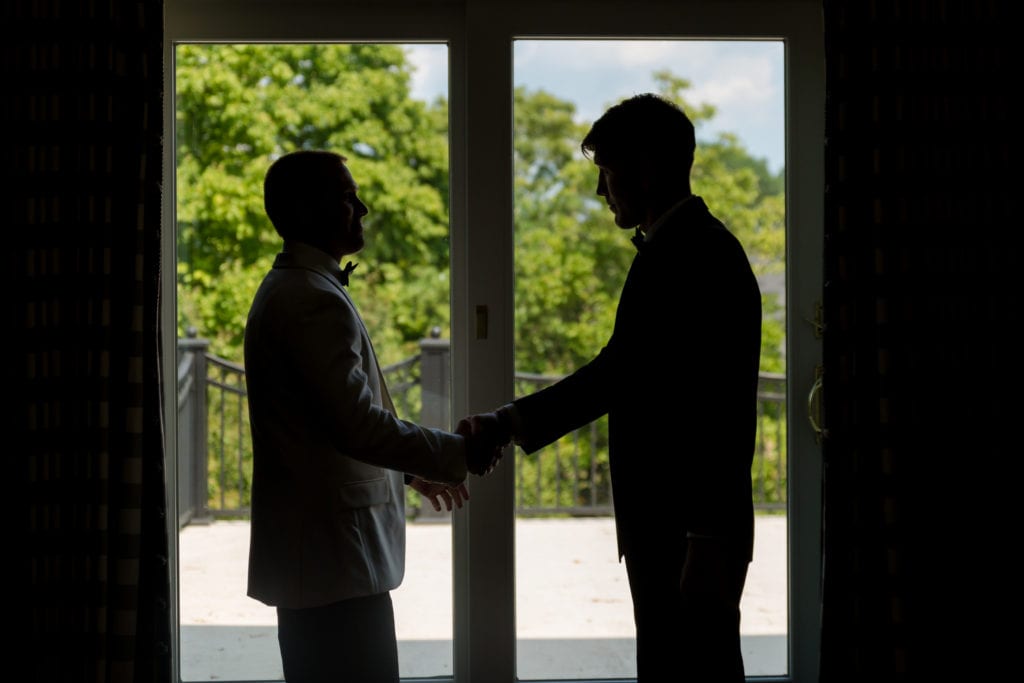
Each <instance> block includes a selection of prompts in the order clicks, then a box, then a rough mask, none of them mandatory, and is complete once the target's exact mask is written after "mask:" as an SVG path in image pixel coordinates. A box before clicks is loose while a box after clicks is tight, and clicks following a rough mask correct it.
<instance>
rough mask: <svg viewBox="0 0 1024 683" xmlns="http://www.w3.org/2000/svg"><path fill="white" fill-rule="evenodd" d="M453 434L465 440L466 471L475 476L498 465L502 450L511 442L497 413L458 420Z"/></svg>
mask: <svg viewBox="0 0 1024 683" xmlns="http://www.w3.org/2000/svg"><path fill="white" fill-rule="evenodd" d="M455 433H456V434H461V435H462V436H463V438H465V439H466V469H468V470H469V471H470V473H472V474H475V475H477V476H483V475H485V474H489V473H490V472H491V470H493V469H494V468H495V467H497V465H498V461H499V460H501V456H502V455H503V454H504V453H503V449H504V448H505V446H507V445H508V444H509V442H510V441H511V440H512V437H511V434H509V432H508V428H507V427H506V426H505V425H504V423H503V422H502V420H501V419H500V418H499V417H498V415H497V413H480V414H478V415H470V416H468V417H464V418H462V419H461V420H459V423H458V424H457V425H456V426H455Z"/></svg>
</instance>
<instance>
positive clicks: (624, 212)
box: [594, 156, 646, 230]
mask: <svg viewBox="0 0 1024 683" xmlns="http://www.w3.org/2000/svg"><path fill="white" fill-rule="evenodd" d="M594 165H595V166H597V171H598V174H597V195H598V196H599V197H603V198H604V200H605V201H606V202H607V203H608V208H609V209H611V210H612V213H613V214H615V224H616V225H617V226H619V227H620V228H623V229H627V230H628V229H631V228H635V227H637V226H638V225H640V224H641V223H643V221H644V217H645V216H646V206H645V205H646V197H645V192H644V190H643V185H642V183H641V182H640V179H639V177H638V174H635V173H630V172H628V171H626V170H624V169H623V168H622V167H621V166H619V167H617V168H616V167H614V166H612V165H610V164H608V163H606V162H604V160H602V159H601V158H600V157H598V156H595V157H594Z"/></svg>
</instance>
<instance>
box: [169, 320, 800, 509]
mask: <svg viewBox="0 0 1024 683" xmlns="http://www.w3.org/2000/svg"><path fill="white" fill-rule="evenodd" d="M425 341H429V348H428V349H426V350H427V351H429V352H430V353H432V354H439V355H443V354H447V353H449V351H448V349H447V342H446V340H442V339H438V338H437V337H434V338H432V339H430V340H425ZM179 344H180V345H181V351H182V352H181V353H180V354H179V362H180V368H179V387H178V390H179V393H180V395H179V397H178V406H179V430H181V431H180V432H179V441H178V456H179V459H180V460H181V462H183V463H185V465H184V467H185V468H186V470H183V471H188V469H187V468H191V471H193V472H194V475H193V476H192V477H190V478H189V480H188V481H190V482H192V486H191V487H190V488H195V489H196V493H197V494H198V495H199V497H200V498H201V496H202V494H203V492H204V491H208V487H207V484H206V482H207V481H208V474H207V473H206V472H204V471H202V470H205V466H206V463H207V462H210V461H209V460H208V459H207V456H208V454H207V453H206V452H205V449H207V448H209V446H210V445H211V440H210V437H209V435H208V434H207V429H208V428H209V427H210V426H216V428H218V429H219V433H218V434H216V435H215V436H216V438H214V439H213V442H212V443H213V446H214V448H216V449H217V451H218V452H217V453H216V457H215V458H214V459H213V462H216V463H217V467H218V472H217V473H216V481H218V482H219V491H218V496H217V497H218V498H219V500H220V506H219V508H218V509H215V510H210V509H209V505H208V503H204V502H202V501H201V500H196V499H194V498H191V497H189V498H185V499H184V500H183V501H179V503H180V504H181V505H182V506H183V507H185V506H190V507H192V509H191V510H182V511H181V513H182V514H181V515H180V521H179V523H181V524H185V523H188V521H189V520H190V519H192V518H193V517H205V516H206V515H210V514H212V515H214V516H216V517H225V516H231V517H244V516H246V515H248V513H249V507H250V504H251V501H250V499H249V495H251V486H250V482H249V477H250V475H249V474H247V463H248V462H250V459H251V457H252V455H251V443H250V441H249V431H248V430H249V424H248V418H247V411H248V404H247V402H246V387H245V368H244V367H242V366H241V365H239V364H236V363H232V362H230V361H227V360H224V359H223V358H218V357H217V356H215V355H213V354H210V353H208V352H207V350H206V349H207V342H205V341H203V340H198V339H195V338H190V339H183V340H179ZM421 349H424V347H423V346H422V345H421ZM197 357H198V358H199V359H200V360H198V361H197V360H196V358H197ZM435 360H436V359H435ZM435 360H432V362H435ZM421 362H422V354H418V355H416V356H413V357H410V358H407V359H405V360H403V361H400V362H399V363H395V364H393V365H390V366H387V367H385V368H382V372H383V373H384V374H385V377H387V379H388V386H389V388H390V390H391V394H392V398H393V399H394V400H395V402H396V403H397V404H398V405H399V406H401V413H402V415H400V416H401V417H404V418H406V419H417V416H423V415H434V416H437V415H442V416H446V415H447V414H448V412H447V407H444V410H443V411H441V410H440V409H439V407H438V406H434V405H424V402H425V401H431V402H434V401H438V400H442V401H443V400H447V398H446V397H447V396H448V392H447V390H446V388H445V387H442V386H434V385H435V384H437V383H438V382H446V381H447V374H448V373H447V372H446V371H444V368H446V367H448V366H447V365H446V364H445V363H446V361H441V364H440V365H438V366H437V368H434V369H433V370H432V371H431V372H430V373H428V374H429V376H430V378H431V379H429V380H428V381H429V382H430V384H431V386H430V387H429V388H427V387H424V386H423V381H424V380H423V379H422V377H421V376H420V375H417V372H416V370H417V369H418V368H420V365H421ZM189 364H196V365H199V366H202V368H203V371H202V373H201V375H202V376H201V377H200V375H199V374H198V373H197V374H196V375H195V377H193V376H192V375H191V374H189V373H188V372H187V369H188V365H189ZM438 369H440V370H439V371H434V370H438ZM421 374H422V373H421ZM559 379H561V377H559V376H552V375H538V374H531V373H516V377H515V387H516V396H522V395H525V394H528V393H532V392H534V391H537V390H539V389H541V388H543V387H546V386H549V385H551V384H553V383H555V382H557V381H558V380H559ZM200 391H202V393H203V394H207V392H213V391H216V392H218V393H219V400H217V401H213V400H210V399H211V398H212V397H210V396H208V395H207V396H206V397H205V400H204V402H203V403H204V404H205V405H206V406H207V409H208V411H209V413H207V414H214V413H213V411H217V413H219V419H218V420H215V421H212V422H211V421H210V420H208V419H206V418H205V416H200V417H203V419H198V418H190V417H189V416H187V415H182V414H181V413H182V411H187V410H189V409H190V407H193V406H194V404H195V403H196V402H195V401H193V400H191V397H190V394H191V395H197V392H200ZM193 392H196V393H193ZM228 394H233V395H234V398H235V400H234V402H233V403H234V405H235V413H234V414H233V415H231V416H229V415H228V403H227V402H228ZM417 397H418V401H417V400H415V399H416V398H417ZM417 409H418V410H417ZM785 416H786V377H785V375H782V374H777V373H761V377H760V382H759V385H758V405H757V418H756V419H757V437H756V443H755V449H756V450H755V454H754V465H753V468H752V476H754V478H755V480H756V481H755V487H754V493H755V506H756V507H758V508H761V509H784V508H785V506H786V499H787V494H786V488H787V481H786V473H787V457H786V426H785ZM229 419H234V421H235V424H234V425H230V424H229ZM435 419H437V420H439V421H443V420H444V418H443V417H440V418H435ZM430 426H440V427H444V428H450V427H446V426H445V425H430ZM232 427H233V428H234V429H233V430H232ZM586 429H588V432H587V433H588V435H589V437H588V439H587V442H588V444H589V451H588V454H587V455H588V457H589V463H588V465H589V467H588V468H587V469H588V471H587V472H586V473H584V472H583V471H582V470H581V461H582V458H583V454H582V448H583V443H584V441H583V439H582V434H583V432H582V429H581V430H577V431H575V432H573V433H572V434H571V435H567V437H564V438H565V439H568V440H563V439H559V440H558V441H555V442H554V443H553V444H551V445H550V446H548V447H546V448H544V449H541V450H540V451H539V452H537V453H535V454H533V455H532V456H522V455H521V454H515V455H514V456H513V462H514V463H515V470H516V472H515V482H516V484H515V485H516V491H515V506H516V514H517V515H520V516H522V515H527V516H529V515H544V514H549V513H559V512H562V513H568V514H573V515H588V514H589V515H610V514H612V512H613V505H614V501H613V499H612V491H611V480H610V476H609V472H608V461H607V418H606V417H604V418H601V419H599V420H595V421H594V422H591V423H590V424H589V425H588V426H587V427H586ZM198 430H201V431H202V433H198V434H197V433H195V432H196V431H198ZM229 431H233V432H234V433H235V437H234V438H236V439H237V441H238V442H237V444H234V446H235V447H234V448H230V446H229V443H228V442H229V439H228V433H229ZM189 432H192V433H191V435H190V434H189ZM189 436H191V438H188V437H189ZM563 448H571V449H572V452H571V457H570V458H569V459H568V460H566V461H565V462H563V460H562V450H563ZM200 449H203V452H197V451H199V450H200ZM229 451H230V453H229ZM229 456H230V457H229ZM516 456H518V457H516ZM599 456H600V457H599ZM550 458H554V459H555V460H554V463H551V462H550ZM229 460H232V462H229ZM545 465H548V466H547V467H545ZM530 467H533V468H534V469H535V472H534V475H535V476H534V477H533V481H532V482H530V483H528V481H527V474H528V468H530ZM567 467H571V471H568V472H567V471H566V468H567ZM200 468H201V469H200ZM229 468H231V469H234V470H236V471H237V477H238V482H237V487H233V488H235V489H236V490H237V501H233V502H232V504H231V505H229V501H228V497H227V495H226V493H227V489H228V486H229V482H228V481H227V472H228V470H229ZM179 476H181V473H179ZM583 486H588V487H589V490H588V491H587V493H586V495H582V489H581V487H583ZM531 489H532V491H533V493H532V499H531V496H530V490H531ZM545 492H547V493H548V494H549V495H553V496H554V499H553V500H546V499H545V498H544V495H545ZM563 492H566V493H567V494H568V496H569V499H568V500H566V499H565V496H563V495H562V494H563ZM206 495H207V496H209V493H208V492H207V494H206ZM207 500H208V498H207Z"/></svg>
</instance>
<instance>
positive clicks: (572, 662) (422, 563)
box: [179, 516, 788, 681]
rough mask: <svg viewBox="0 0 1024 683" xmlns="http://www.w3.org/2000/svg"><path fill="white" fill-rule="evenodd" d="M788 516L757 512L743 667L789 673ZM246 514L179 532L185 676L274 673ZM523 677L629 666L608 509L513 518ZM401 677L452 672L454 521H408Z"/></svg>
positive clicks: (627, 670) (267, 676)
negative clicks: (254, 582)
mask: <svg viewBox="0 0 1024 683" xmlns="http://www.w3.org/2000/svg"><path fill="white" fill-rule="evenodd" d="M786 546H787V541H786V518H785V517H782V516H758V517H757V527H756V534H755V547H754V561H753V563H752V564H751V567H750V572H749V574H748V578H747V585H746V590H745V592H744V595H743V602H742V605H741V608H742V626H741V630H742V634H743V650H744V662H745V664H746V669H747V675H748V676H771V675H781V674H785V673H786V662H787V653H786V651H787V635H786V634H787V622H788V619H787V603H788V599H787V579H786V575H787V572H786ZM248 548H249V524H248V522H214V523H212V524H208V525H189V526H186V527H185V528H184V529H182V530H181V532H180V534H179V560H180V567H179V578H180V590H181V598H180V623H181V677H182V680H184V681H274V680H281V679H282V674H281V660H280V655H279V653H278V646H277V627H276V615H275V612H274V609H273V608H272V607H268V606H266V605H263V604H262V603H260V602H258V601H256V600H253V599H251V598H249V597H247V596H246V594H245V581H246V562H247V559H248ZM516 558H517V559H516V576H517V580H516V581H517V583H516V595H517V599H516V620H517V629H516V631H517V637H518V642H517V647H516V657H517V673H518V677H519V679H520V680H556V679H558V680H564V679H573V678H631V677H635V675H636V666H635V663H634V656H635V650H634V642H633V637H634V631H633V621H632V613H631V607H630V601H629V587H628V585H627V582H626V573H625V567H624V566H623V565H621V564H620V563H619V562H618V561H617V558H616V552H615V531H614V526H613V521H612V520H611V519H607V518H598V519H590V518H587V519H564V520H550V519H520V520H517V523H516ZM392 597H393V600H394V604H395V621H396V628H397V631H398V639H399V658H400V669H401V673H402V676H403V678H416V677H432V676H450V675H451V674H452V643H451V633H452V616H451V614H452V612H451V601H452V596H451V526H450V525H449V524H448V523H446V522H429V523H416V522H413V523H410V524H409V526H408V534H407V557H406V576H405V581H404V582H403V584H402V585H401V586H400V587H399V588H398V589H397V590H395V591H394V592H393V593H392Z"/></svg>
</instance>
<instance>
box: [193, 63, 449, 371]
mask: <svg viewBox="0 0 1024 683" xmlns="http://www.w3.org/2000/svg"><path fill="white" fill-rule="evenodd" d="M176 59H177V62H176V74H177V78H176V87H177V92H176V96H177V101H176V102H177V130H178V131H179V135H178V139H177V140H178V147H177V168H178V171H177V188H178V226H177V227H178V233H177V234H178V264H179V265H178V299H179V306H178V311H179V313H178V325H179V333H183V332H184V330H185V329H186V328H187V327H189V326H194V327H196V328H197V329H198V331H199V334H200V336H203V337H206V338H208V339H210V340H211V350H212V351H213V352H214V353H217V354H220V355H223V356H225V357H227V358H240V357H241V352H240V351H241V341H242V334H243V330H244V321H245V315H246V313H247V311H248V306H249V303H250V301H251V297H252V293H253V292H254V291H255V289H256V287H257V286H258V284H259V281H260V279H261V278H262V277H263V275H264V274H265V272H266V271H267V269H268V268H269V266H270V264H271V263H272V259H273V256H274V254H276V253H277V252H278V251H279V249H280V238H279V237H278V235H277V233H276V232H275V231H274V229H273V226H272V225H271V224H270V222H269V221H268V220H267V218H266V215H265V214H264V212H263V205H262V196H263V193H262V182H263V175H264V174H265V172H266V169H267V167H268V166H269V164H270V163H271V162H272V161H273V160H274V159H276V158H277V157H279V156H280V155H282V154H284V153H287V152H289V151H292V150H296V149H312V148H326V149H332V150H337V151H339V152H340V153H342V154H344V155H345V156H346V157H348V159H349V164H348V165H349V167H350V168H351V170H352V173H353V176H354V177H355V178H356V180H357V182H358V183H359V186H360V195H361V196H362V198H363V200H364V201H365V202H366V204H367V205H368V206H369V207H370V214H369V215H368V216H367V217H366V219H365V220H364V226H365V227H366V230H367V234H368V235H369V239H368V240H367V247H366V248H365V249H364V251H363V252H361V253H360V254H359V258H358V261H359V262H360V263H361V265H362V267H361V268H360V270H358V271H357V273H358V277H359V280H360V282H361V283H363V284H365V286H364V287H361V288H360V291H361V292H373V293H374V296H373V297H372V298H371V297H369V296H358V295H356V296H357V299H358V304H359V306H360V310H361V311H362V312H363V314H364V317H365V318H366V320H367V323H368V324H370V325H372V329H374V330H375V332H376V334H375V341H377V342H378V344H379V347H380V348H381V349H382V356H383V360H384V362H394V361H397V360H398V359H399V358H400V357H402V356H403V355H410V354H411V353H412V352H413V351H414V350H415V342H416V341H417V340H418V339H419V338H421V337H422V336H424V335H425V334H426V332H427V330H429V328H430V327H432V326H434V325H439V326H441V327H442V329H443V330H445V331H446V330H447V326H448V322H449V306H448V286H447V277H448V260H449V259H448V141H447V133H446V131H447V118H448V116H447V106H446V105H445V104H444V103H443V102H441V103H435V104H434V105H432V106H428V105H427V104H425V103H423V102H420V101H417V100H414V99H412V98H411V97H410V96H409V84H410V77H411V68H412V67H411V66H410V65H409V64H408V63H407V61H406V59H405V55H404V52H403V50H402V48H401V47H400V46H396V45H361V44H354V45H305V44H300V45H273V46H266V45H183V46H180V47H178V48H177V55H176ZM399 300H400V301H401V302H402V305H401V306H394V305H393V304H394V302H395V301H399Z"/></svg>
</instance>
